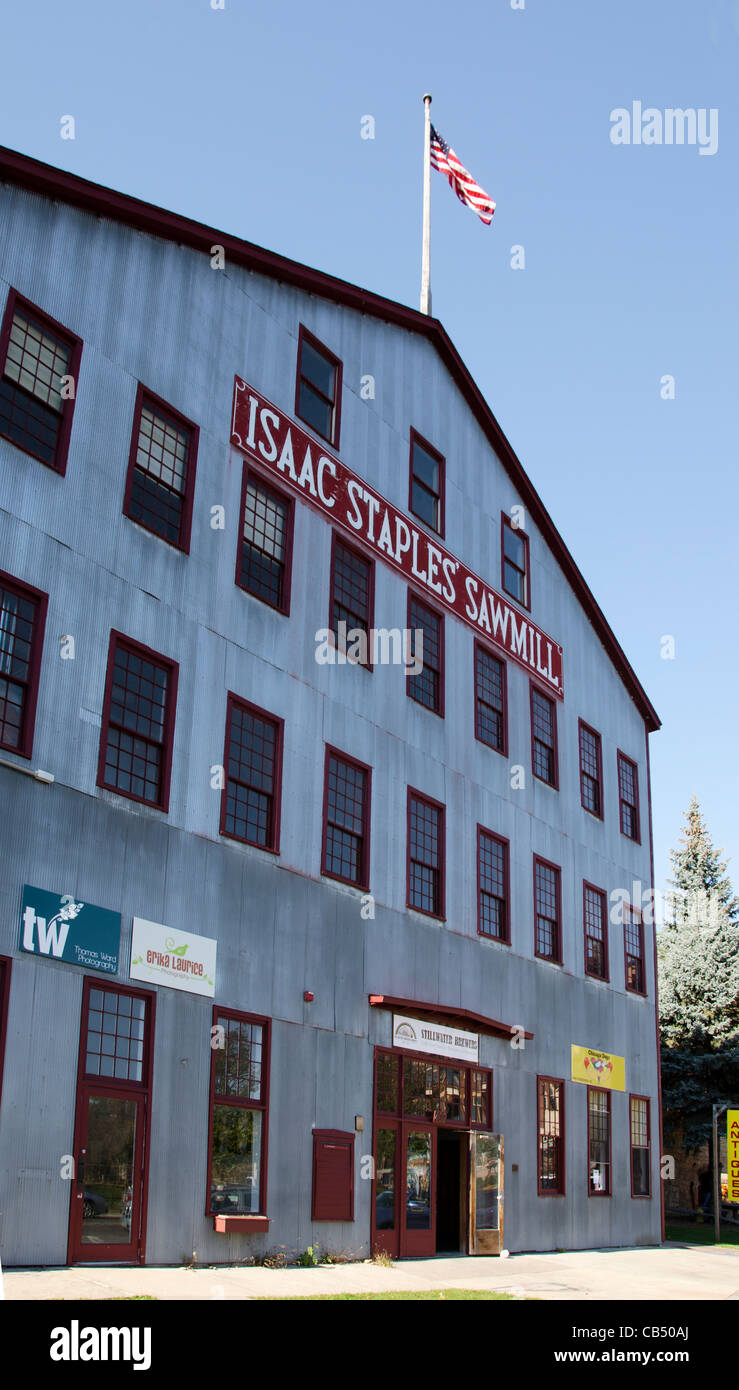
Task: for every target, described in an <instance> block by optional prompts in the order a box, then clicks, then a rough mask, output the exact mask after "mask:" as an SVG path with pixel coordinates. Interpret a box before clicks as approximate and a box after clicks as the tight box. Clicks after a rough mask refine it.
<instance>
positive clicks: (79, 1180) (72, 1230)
mask: <svg viewBox="0 0 739 1390" xmlns="http://www.w3.org/2000/svg"><path fill="white" fill-rule="evenodd" d="M95 1096H105V1097H108V1098H110V1099H114V1100H125V1101H133V1102H134V1103H135V1105H136V1107H137V1110H136V1132H135V1139H134V1159H133V1162H134V1169H133V1185H132V1199H131V1212H132V1215H133V1216H134V1217H135V1222H134V1221H132V1223H131V1232H130V1240H129V1241H128V1243H123V1242H121V1243H119V1244H113V1245H103V1244H101V1245H94V1244H83V1241H82V1219H83V1212H84V1189H85V1178H84V1168H83V1170H82V1172H80V1159H81V1156H82V1154H83V1153H84V1152H85V1150H86V1148H87V1124H86V1121H87V1103H88V1101H89V1100H90V1099H92V1098H93V1097H95ZM147 1102H148V1096H147V1095H146V1093H145V1092H143V1091H135V1090H132V1089H130V1090H127V1091H124V1090H122V1089H121V1088H117V1087H113V1086H93V1085H89V1084H86V1085H85V1086H84V1088H83V1090H82V1092H81V1104H80V1111H81V1114H79V1115H78V1126H79V1128H78V1130H77V1133H76V1134H75V1149H74V1152H75V1177H74V1180H73V1184H72V1202H71V1206H70V1215H69V1263H70V1264H139V1263H141V1258H140V1249H141V1239H140V1238H141V1230H142V1227H143V1218H144V1216H145V1212H144V1210H143V1209H142V1205H141V1199H142V1194H143V1186H144V1182H143V1178H144V1171H143V1170H144V1155H145V1153H146V1152H147V1148H148V1144H147V1140H148V1128H149V1126H148V1103H147Z"/></svg>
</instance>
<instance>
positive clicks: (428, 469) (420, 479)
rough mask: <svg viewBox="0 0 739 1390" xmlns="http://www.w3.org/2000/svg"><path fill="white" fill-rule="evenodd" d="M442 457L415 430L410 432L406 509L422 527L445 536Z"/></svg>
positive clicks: (444, 466) (443, 460)
mask: <svg viewBox="0 0 739 1390" xmlns="http://www.w3.org/2000/svg"><path fill="white" fill-rule="evenodd" d="M445 470H446V461H445V459H444V455H443V454H440V453H439V451H438V450H437V449H434V448H433V446H432V445H431V444H429V443H428V441H427V440H426V439H423V438H422V436H421V435H420V434H418V433H417V432H416V430H413V429H412V430H411V463H410V492H409V498H408V506H409V507H410V510H411V511H412V513H413V515H414V516H417V517H418V520H419V521H422V522H423V524H424V526H428V527H429V528H430V530H432V531H436V533H437V535H439V536H443V535H444V474H445Z"/></svg>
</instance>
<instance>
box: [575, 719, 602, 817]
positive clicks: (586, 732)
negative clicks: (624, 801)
mask: <svg viewBox="0 0 739 1390" xmlns="http://www.w3.org/2000/svg"><path fill="white" fill-rule="evenodd" d="M580 800H581V802H582V804H583V806H584V807H585V810H586V811H590V812H591V813H592V814H593V815H594V816H602V815H603V793H602V774H601V748H600V734H597V733H596V732H595V730H594V729H589V728H588V726H587V724H583V723H582V722H581V723H580Z"/></svg>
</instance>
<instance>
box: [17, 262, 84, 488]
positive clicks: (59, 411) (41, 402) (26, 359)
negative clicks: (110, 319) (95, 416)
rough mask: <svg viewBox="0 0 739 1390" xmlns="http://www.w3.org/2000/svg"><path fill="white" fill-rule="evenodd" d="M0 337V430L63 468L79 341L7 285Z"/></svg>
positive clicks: (21, 446)
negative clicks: (0, 354)
mask: <svg viewBox="0 0 739 1390" xmlns="http://www.w3.org/2000/svg"><path fill="white" fill-rule="evenodd" d="M2 340H3V343H4V359H3V368H2V377H1V378H0V434H2V435H4V437H5V438H6V439H9V440H10V441H11V443H13V444H16V445H17V446H18V448H19V449H23V450H24V451H25V453H27V454H32V455H33V457H34V458H36V459H39V460H40V462H41V463H45V464H47V465H48V467H49V468H53V469H55V470H56V471H57V472H59V473H63V472H64V469H65V467H66V453H67V447H68V444H69V432H70V429H71V424H72V414H73V411H74V401H75V394H76V391H75V386H76V381H75V378H76V375H77V372H78V368H79V360H80V355H81V352H82V344H81V342H80V341H79V339H78V338H75V337H73V336H72V335H71V334H67V333H66V332H65V331H64V330H63V329H62V328H61V327H60V326H59V325H58V324H55V323H54V322H53V320H52V319H48V318H47V317H46V315H44V314H42V313H41V311H40V310H37V309H35V308H34V307H33V306H32V305H30V304H28V303H27V302H26V301H25V300H23V299H21V298H20V297H19V296H18V295H16V294H15V291H13V290H11V292H10V295H9V296H8V305H7V309H6V315H5V321H4V324H3V331H2ZM64 378H68V379H70V380H67V381H66V382H65V381H64V380H63V379H64Z"/></svg>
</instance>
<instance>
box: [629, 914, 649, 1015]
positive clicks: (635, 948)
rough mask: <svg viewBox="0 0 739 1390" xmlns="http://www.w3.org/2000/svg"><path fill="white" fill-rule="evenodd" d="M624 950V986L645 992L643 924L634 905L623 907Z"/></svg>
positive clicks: (636, 992) (639, 992)
mask: <svg viewBox="0 0 739 1390" xmlns="http://www.w3.org/2000/svg"><path fill="white" fill-rule="evenodd" d="M624 951H625V954H626V988H627V989H630V990H633V991H634V993H635V994H646V983H645V978H644V924H643V922H642V915H641V913H640V912H639V911H638V909H637V908H635V907H628V906H627V907H624Z"/></svg>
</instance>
